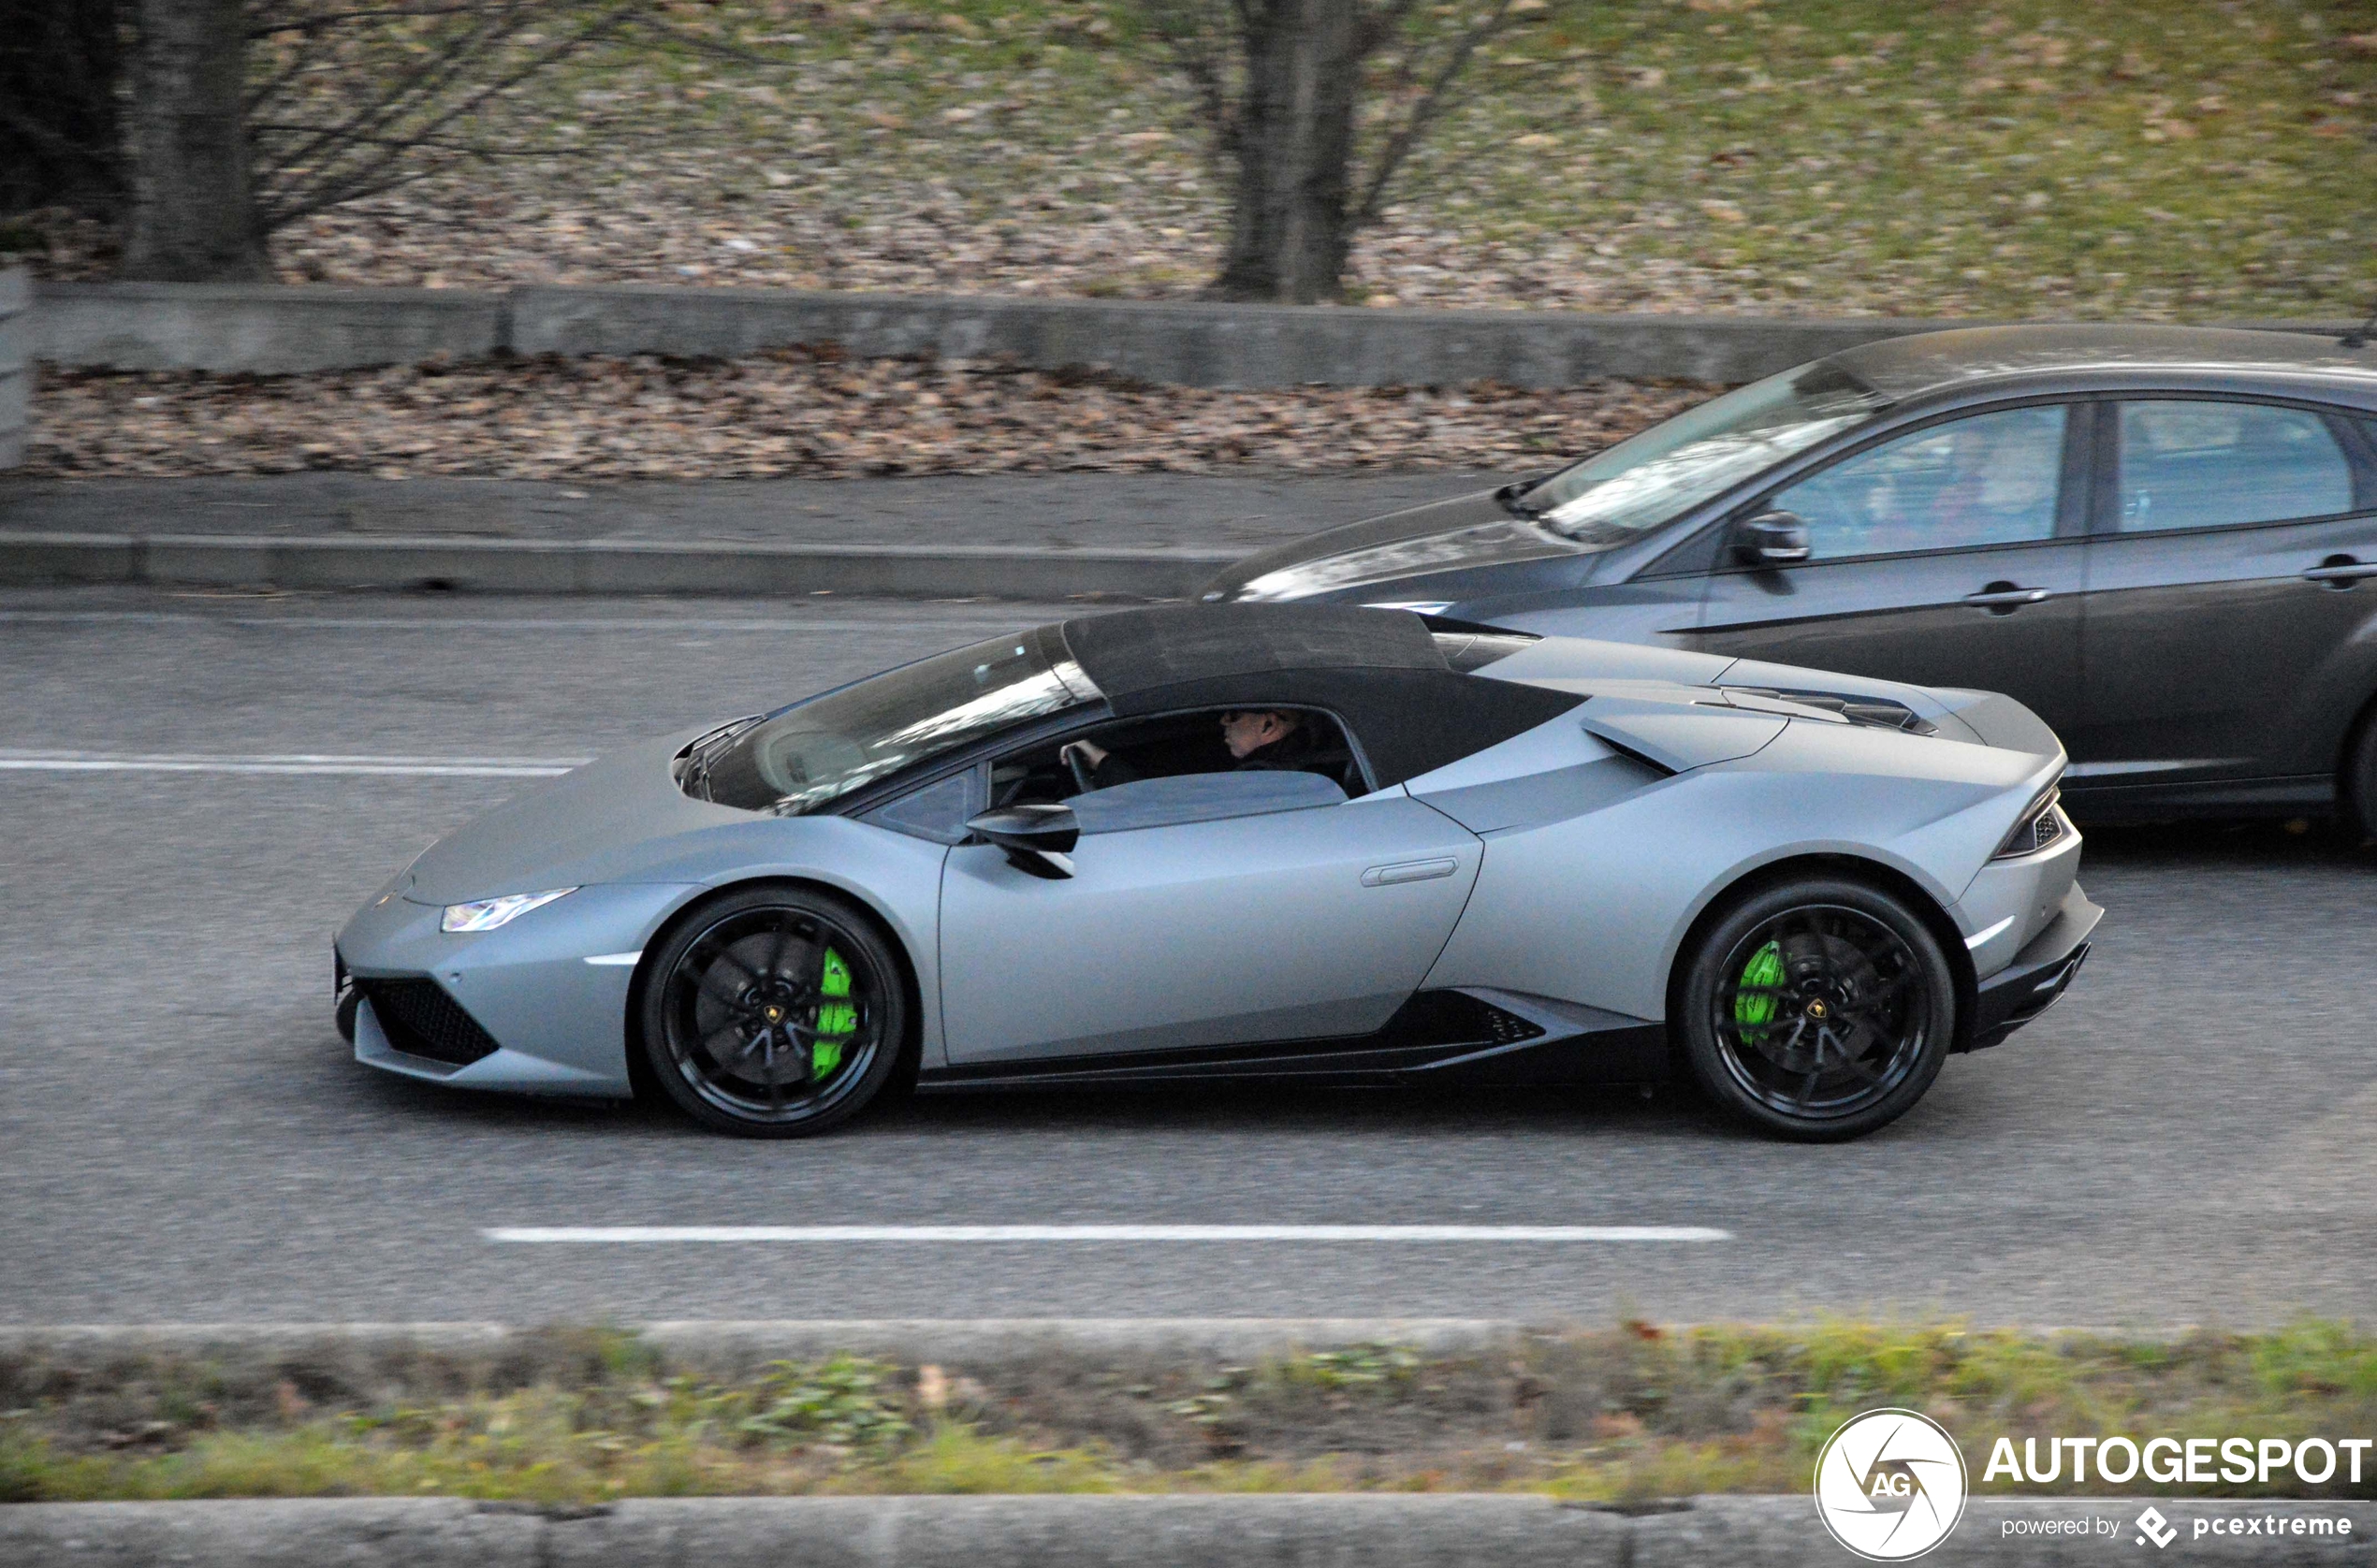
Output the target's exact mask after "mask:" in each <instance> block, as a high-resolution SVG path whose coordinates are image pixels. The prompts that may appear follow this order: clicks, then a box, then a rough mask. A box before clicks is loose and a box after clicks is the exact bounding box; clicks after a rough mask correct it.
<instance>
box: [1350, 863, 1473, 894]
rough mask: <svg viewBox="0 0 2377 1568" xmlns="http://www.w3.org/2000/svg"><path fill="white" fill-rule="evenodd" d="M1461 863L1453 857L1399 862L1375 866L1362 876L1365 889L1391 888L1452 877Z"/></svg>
mask: <svg viewBox="0 0 2377 1568" xmlns="http://www.w3.org/2000/svg"><path fill="white" fill-rule="evenodd" d="M1460 867H1461V863H1460V862H1459V861H1457V860H1454V859H1452V858H1451V857H1449V856H1448V857H1447V858H1445V859H1443V860H1407V861H1397V862H1396V863H1395V864H1393V865H1374V866H1372V867H1371V868H1370V869H1369V870H1367V871H1365V872H1363V874H1362V885H1363V887H1365V888H1391V887H1393V886H1394V885H1395V884H1396V883H1397V882H1427V881H1433V880H1435V879H1436V878H1438V877H1450V876H1451V875H1452V874H1453V872H1455V871H1457V870H1459V869H1460Z"/></svg>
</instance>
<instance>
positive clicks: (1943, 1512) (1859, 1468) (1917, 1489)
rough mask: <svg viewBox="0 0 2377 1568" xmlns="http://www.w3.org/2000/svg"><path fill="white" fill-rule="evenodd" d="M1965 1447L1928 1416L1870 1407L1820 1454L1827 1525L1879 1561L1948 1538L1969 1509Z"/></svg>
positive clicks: (1820, 1509)
mask: <svg viewBox="0 0 2377 1568" xmlns="http://www.w3.org/2000/svg"><path fill="white" fill-rule="evenodd" d="M1964 1490H1965V1476H1964V1451H1963V1450H1962V1449H1961V1448H1959V1447H1957V1445H1956V1439H1954V1438H1952V1437H1950V1436H1948V1435H1947V1430H1945V1429H1944V1428H1942V1427H1941V1426H1940V1424H1939V1423H1938V1422H1936V1421H1934V1420H1932V1418H1931V1417H1930V1416H1918V1415H1917V1414H1916V1413H1915V1412H1914V1411H1911V1410H1869V1411H1867V1412H1866V1413H1865V1414H1864V1415H1862V1416H1856V1417H1854V1418H1853V1419H1851V1420H1850V1421H1849V1423H1848V1424H1847V1425H1846V1426H1845V1427H1843V1428H1842V1429H1841V1430H1839V1431H1836V1432H1834V1433H1833V1434H1832V1436H1831V1438H1830V1440H1829V1441H1827V1442H1826V1443H1825V1445H1824V1451H1823V1452H1822V1453H1820V1454H1818V1455H1816V1515H1817V1517H1820V1518H1822V1519H1823V1521H1824V1528H1825V1529H1827V1530H1829V1531H1830V1532H1832V1539H1833V1540H1835V1541H1838V1542H1839V1543H1840V1544H1841V1545H1843V1546H1846V1547H1847V1548H1848V1549H1849V1550H1851V1551H1853V1552H1855V1553H1856V1554H1857V1555H1858V1556H1859V1557H1861V1558H1864V1559H1866V1560H1867V1561H1872V1562H1903V1561H1906V1560H1907V1559H1908V1558H1911V1557H1920V1556H1922V1555H1923V1554H1924V1553H1925V1552H1927V1551H1930V1550H1931V1549H1932V1547H1933V1546H1938V1545H1939V1544H1940V1543H1941V1542H1942V1541H1945V1540H1947V1533H1948V1532H1949V1531H1951V1530H1954V1529H1955V1528H1956V1521H1957V1520H1958V1519H1960V1518H1961V1517H1963V1514H1964Z"/></svg>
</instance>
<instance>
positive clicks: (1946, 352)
mask: <svg viewBox="0 0 2377 1568" xmlns="http://www.w3.org/2000/svg"><path fill="white" fill-rule="evenodd" d="M1830 358H1831V363H1833V364H1835V365H1837V366H1839V367H1840V368H1841V369H1843V370H1846V371H1848V372H1849V373H1850V374H1851V375H1853V376H1855V377H1857V379H1858V380H1859V381H1861V382H1864V383H1865V384H1866V385H1869V386H1871V387H1873V388H1874V390H1875V391H1877V392H1880V393H1882V394H1883V395H1884V396H1885V397H1888V398H1890V399H1893V400H1901V399H1907V398H1912V397H1918V396H1920V395H1921V394H1924V393H1927V392H1935V391H1941V390H1945V389H1947V388H1948V387H1952V386H1959V385H1965V384H1967V383H1971V382H1975V381H1981V380H1997V379H2000V378H2006V377H2020V376H2025V375H2030V376H2039V377H2059V376H2068V375H2074V374H2081V373H2091V372H2093V373H2110V374H2114V375H2119V374H2121V373H2122V372H2128V373H2130V374H2135V375H2137V376H2140V377H2141V378H2150V379H2151V377H2152V376H2154V375H2155V374H2157V373H2162V374H2173V375H2178V374H2183V375H2185V376H2187V377H2188V378H2190V379H2191V380H2194V379H2198V378H2202V377H2206V376H2210V377H2220V376H2224V375H2228V374H2232V373H2233V374H2236V375H2238V376H2239V377H2240V378H2246V379H2250V378H2254V377H2263V376H2270V375H2278V376H2282V377H2286V378H2288V379H2296V378H2304V377H2311V378H2317V379H2321V380H2330V381H2338V382H2342V383H2347V384H2349V385H2353V386H2354V387H2355V388H2357V389H2359V390H2361V391H2364V392H2368V393H2372V394H2377V349H2369V348H2363V349H2348V348H2345V347H2344V346H2342V344H2341V343H2340V342H2339V341H2337V340H2336V339H2334V338H2332V337H2325V336H2320V335H2317V334H2313V333H2309V332H2255V331H2248V330H2243V329H2239V328H2234V327H2119V326H2109V325H2093V324H2085V323H2082V324H2075V325H2072V326H2062V327H1960V328H1957V329H1955V330H1952V331H1947V332H1921V333H1917V334H1915V335H1914V336H1912V337H1905V338H1886V339H1883V340H1882V341H1878V342H1871V343H1863V344H1860V345H1859V346H1858V347H1856V348H1852V349H1847V350H1845V351H1843V352H1842V353H1839V354H1835V355H1833V356H1830Z"/></svg>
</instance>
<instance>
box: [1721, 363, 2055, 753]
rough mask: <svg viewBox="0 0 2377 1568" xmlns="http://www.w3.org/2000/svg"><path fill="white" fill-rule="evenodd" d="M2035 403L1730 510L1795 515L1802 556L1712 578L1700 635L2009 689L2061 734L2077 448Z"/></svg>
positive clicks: (1750, 653) (1953, 423) (1823, 663)
mask: <svg viewBox="0 0 2377 1568" xmlns="http://www.w3.org/2000/svg"><path fill="white" fill-rule="evenodd" d="M2086 423H2087V422H2086V421H2085V419H2083V418H2081V417H2079V416H2078V413H2076V409H2075V405H2072V404H2069V403H2065V402H2058V401H2033V402H2027V403H2021V404H2015V405H2011V406H2005V407H2000V408H1994V409H1990V410H1986V411H1983V412H1979V413H1964V414H1954V415H1949V416H1946V417H1943V418H1940V419H1936V420H1932V421H1930V422H1928V423H1926V424H1924V425H1922V426H1920V427H1918V428H1915V429H1913V430H1910V431H1900V432H1896V433H1893V434H1890V435H1888V436H1886V437H1883V438H1881V439H1880V440H1878V441H1876V442H1874V443H1869V444H1867V445H1865V446H1863V447H1862V448H1860V449H1859V450H1856V451H1854V452H1852V453H1850V454H1848V455H1847V456H1845V457H1842V458H1841V459H1840V460H1838V461H1836V462H1834V463H1831V464H1830V465H1829V466H1827V467H1825V468H1823V469H1820V470H1818V471H1817V472H1815V473H1813V474H1810V475H1808V476H1806V477H1804V478H1801V479H1799V480H1796V481H1794V482H1793V483H1792V484H1791V485H1789V486H1786V487H1785V488H1783V489H1781V490H1778V491H1773V492H1770V493H1769V494H1767V495H1766V496H1763V497H1761V498H1759V499H1758V500H1757V501H1753V502H1752V503H1751V504H1750V505H1748V506H1746V507H1744V508H1742V509H1740V510H1739V511H1738V512H1737V513H1736V520H1739V519H1741V518H1744V517H1747V516H1750V515H1757V514H1759V513H1763V512H1768V511H1784V512H1789V513H1791V514H1794V515H1797V516H1798V517H1799V518H1800V519H1801V520H1802V521H1803V522H1804V523H1805V524H1806V527H1807V533H1808V544H1809V555H1808V559H1806V560H1805V561H1804V562H1801V563H1800V564H1797V565H1789V566H1782V567H1764V568H1758V567H1751V566H1747V565H1742V564H1738V563H1736V562H1735V561H1733V560H1732V559H1731V556H1730V552H1729V551H1728V556H1727V558H1726V559H1722V560H1720V561H1719V562H1718V564H1717V566H1716V568H1715V570H1714V572H1713V573H1712V574H1711V576H1710V577H1709V579H1708V588H1707V594H1706V597H1705V599H1704V601H1703V603H1702V607H1701V615H1700V625H1699V632H1697V633H1696V634H1695V636H1694V638H1693V644H1694V646H1698V647H1699V648H1700V649H1702V650H1703V651H1706V652H1710V653H1720V654H1734V655H1739V656H1741V657H1743V658H1750V659H1762V660H1772V661H1777V662H1782V663H1790V664H1803V665H1808V666H1811V667H1813V668H1816V669H1819V670H1840V671H1844V672H1845V673H1848V674H1851V675H1878V676H1883V677H1886V678H1888V679H1892V680H1907V681H1916V682H1919V683H1922V684H1925V685H1938V686H1968V687H1979V688H1982V689H1984V690H1992V691H2004V692H2006V693H2008V694H2010V695H2012V696H2013V697H2015V698H2017V699H2018V700H2020V702H2022V703H2024V704H2028V705H2029V706H2030V707H2031V708H2032V709H2033V710H2034V711H2035V712H2036V713H2038V715H2039V716H2040V717H2041V718H2043V719H2046V720H2047V721H2048V722H2049V724H2052V725H2055V726H2056V727H2057V728H2058V729H2061V728H2062V727H2063V725H2064V724H2066V723H2069V722H2070V721H2072V720H2074V719H2077V718H2078V710H2079V663H2080V659H2079V655H2080V631H2079V626H2080V600H2079V596H2080V592H2081V589H2082V588H2083V587H2084V586H2085V580H2086V578H2085V573H2086V559H2087V558H2086V550H2087V546H2086V542H2085V538H2084V532H2085V526H2086V516H2087V513H2086V502H2087V487H2086V485H2085V483H2084V475H2085V473H2086V472H2087V466H2086V465H2087V441H2086V430H2085V426H2086Z"/></svg>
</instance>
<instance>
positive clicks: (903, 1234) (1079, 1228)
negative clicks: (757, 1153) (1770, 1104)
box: [479, 1225, 1733, 1242]
mask: <svg viewBox="0 0 2377 1568" xmlns="http://www.w3.org/2000/svg"><path fill="white" fill-rule="evenodd" d="M479 1234H480V1235H482V1236H484V1237H486V1238H487V1240H489V1241H529V1242H572V1241H581V1242H582V1241H593V1242H621V1241H1731V1240H1733V1233H1732V1232H1731V1231H1729V1230H1713V1229H1710V1228H1709V1227H1705V1226H1697V1225H591V1226H498V1227H491V1228H489V1229H486V1230H482V1231H481V1232H480V1233H479Z"/></svg>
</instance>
